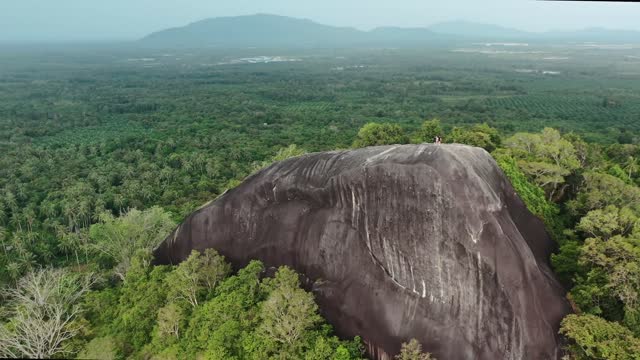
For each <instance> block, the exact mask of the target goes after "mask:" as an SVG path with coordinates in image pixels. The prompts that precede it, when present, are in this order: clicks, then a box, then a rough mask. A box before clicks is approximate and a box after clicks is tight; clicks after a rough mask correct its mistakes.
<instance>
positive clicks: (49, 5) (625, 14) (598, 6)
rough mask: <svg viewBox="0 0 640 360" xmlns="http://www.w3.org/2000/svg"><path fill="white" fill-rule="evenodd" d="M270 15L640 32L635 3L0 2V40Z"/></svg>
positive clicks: (120, 36)
mask: <svg viewBox="0 0 640 360" xmlns="http://www.w3.org/2000/svg"><path fill="white" fill-rule="evenodd" d="M255 13H269V14H277V15H285V16H293V17H298V18H307V19H311V20H314V21H316V22H319V23H323V24H327V25H338V26H352V27H356V28H359V29H363V30H368V29H371V28H374V27H376V26H402V27H425V26H429V25H431V24H434V23H437V22H442V21H450V20H467V21H473V22H481V23H487V24H496V25H502V26H507V27H514V28H517V29H521V30H529V31H545V30H551V29H554V30H555V29H560V30H575V29H579V28H586V27H606V28H611V29H633V30H640V3H593V2H547V1H534V0H484V1H483V0H391V1H389V0H320V1H318V0H0V41H2V42H6V41H11V42H14V41H16V42H20V41H91V40H133V39H137V38H140V37H143V36H145V35H147V34H149V33H151V32H154V31H157V30H162V29H165V28H168V27H176V26H183V25H186V24H188V23H191V22H194V21H198V20H201V19H205V18H210V17H218V16H234V15H249V14H255Z"/></svg>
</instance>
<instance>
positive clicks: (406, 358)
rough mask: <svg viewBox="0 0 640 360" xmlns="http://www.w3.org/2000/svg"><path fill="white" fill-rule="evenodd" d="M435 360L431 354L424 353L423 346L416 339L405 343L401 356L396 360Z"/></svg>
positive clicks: (397, 356)
mask: <svg viewBox="0 0 640 360" xmlns="http://www.w3.org/2000/svg"><path fill="white" fill-rule="evenodd" d="M432 359H435V358H434V357H433V356H431V354H429V353H423V352H422V344H420V343H419V342H418V340H416V339H411V340H410V341H409V342H408V343H403V344H402V348H401V349H400V354H398V355H396V360H432Z"/></svg>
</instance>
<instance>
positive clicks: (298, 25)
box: [140, 14, 640, 48]
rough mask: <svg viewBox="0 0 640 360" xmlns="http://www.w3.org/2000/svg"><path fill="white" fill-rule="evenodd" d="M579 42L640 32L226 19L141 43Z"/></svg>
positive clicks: (639, 36) (636, 37)
mask: <svg viewBox="0 0 640 360" xmlns="http://www.w3.org/2000/svg"><path fill="white" fill-rule="evenodd" d="M470 40H473V41H579V42H613V43H616V42H617V43H620V42H634V43H639V42H640V32H636V31H617V30H606V29H597V28H593V29H586V30H581V31H573V32H570V31H565V32H561V31H554V32H546V33H531V32H526V31H521V30H516V29H511V28H506V27H501V26H496V25H487V24H477V23H471V22H465V21H454V22H445V23H440V24H436V25H432V26H430V27H428V28H400V27H381V28H377V29H374V30H371V31H361V30H358V29H355V28H350V27H335V26H328V25H322V24H318V23H316V22H313V21H311V20H306V19H295V18H290V17H285V16H278V15H267V14H257V15H248V16H236V17H220V18H212V19H206V20H202V21H198V22H195V23H192V24H189V25H186V26H183V27H177V28H172V29H167V30H162V31H158V32H155V33H153V34H150V35H148V36H146V37H145V38H143V39H141V40H140V43H141V44H142V45H144V46H152V47H166V48H171V47H191V48H196V47H198V48H199V47H221V48H246V47H258V48H268V47H272V48H273V47H350V46H390V47H396V46H419V45H428V44H449V45H451V44H455V43H461V42H467V41H470Z"/></svg>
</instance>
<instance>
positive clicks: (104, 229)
mask: <svg viewBox="0 0 640 360" xmlns="http://www.w3.org/2000/svg"><path fill="white" fill-rule="evenodd" d="M175 227H176V224H175V222H173V220H171V216H170V214H168V213H166V212H165V211H164V210H162V209H161V208H159V207H152V208H150V209H148V210H145V211H139V210H136V209H132V210H129V211H128V212H126V213H124V214H122V216H120V217H114V216H113V215H111V214H109V213H103V214H102V215H101V216H100V222H99V223H97V224H94V225H92V226H91V229H90V231H89V237H90V239H91V243H90V245H89V247H90V248H91V249H92V250H93V251H94V252H95V253H97V254H98V255H99V256H105V257H106V258H107V259H108V260H110V261H112V262H113V263H115V264H116V268H115V272H116V274H117V275H118V276H120V277H121V278H122V279H124V278H125V276H126V273H127V271H128V269H129V267H130V266H131V258H132V257H133V255H134V254H135V253H136V252H137V251H141V250H145V251H148V252H150V251H151V250H152V249H154V248H155V247H156V246H158V244H160V242H161V241H162V240H164V239H165V237H166V236H167V234H168V233H169V232H170V231H171V230H173V229H174V228H175Z"/></svg>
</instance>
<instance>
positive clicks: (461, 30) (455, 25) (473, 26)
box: [429, 21, 535, 39]
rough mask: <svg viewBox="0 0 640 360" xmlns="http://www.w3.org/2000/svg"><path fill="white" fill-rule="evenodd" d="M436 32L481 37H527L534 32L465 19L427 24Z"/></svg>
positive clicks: (532, 35) (531, 35)
mask: <svg viewBox="0 0 640 360" xmlns="http://www.w3.org/2000/svg"><path fill="white" fill-rule="evenodd" d="M429 30H431V31H432V32H434V33H438V34H447V35H455V36H459V37H465V38H474V39H477V38H482V39H527V38H531V37H535V34H533V33H529V32H526V31H521V30H516V29H511V28H506V27H502V26H498V25H489V24H478V23H472V22H467V21H449V22H443V23H438V24H435V25H431V26H429Z"/></svg>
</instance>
